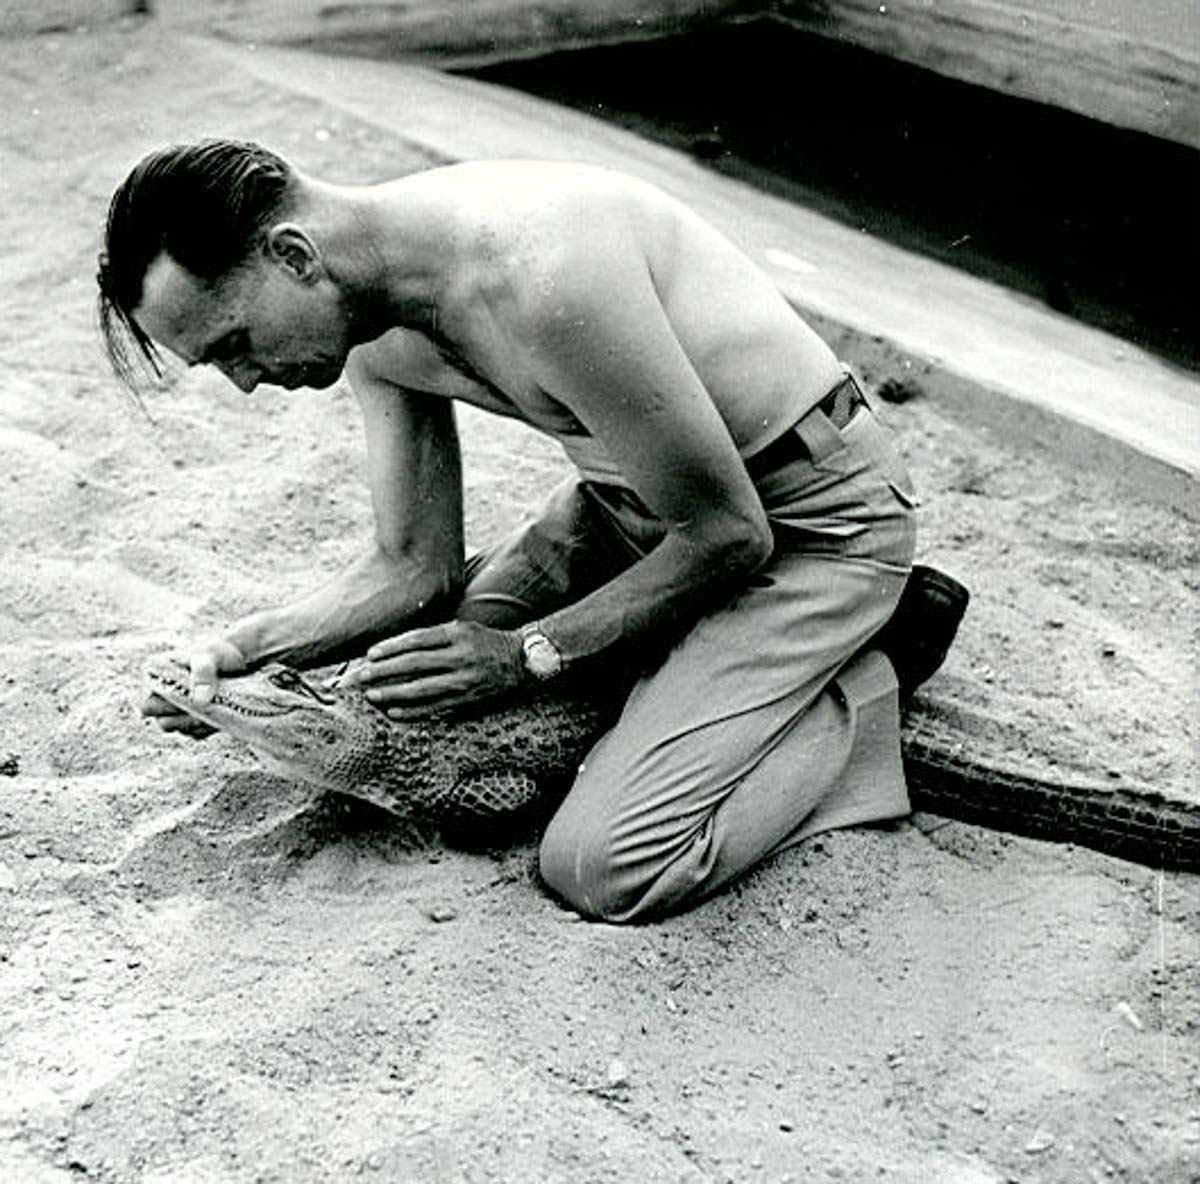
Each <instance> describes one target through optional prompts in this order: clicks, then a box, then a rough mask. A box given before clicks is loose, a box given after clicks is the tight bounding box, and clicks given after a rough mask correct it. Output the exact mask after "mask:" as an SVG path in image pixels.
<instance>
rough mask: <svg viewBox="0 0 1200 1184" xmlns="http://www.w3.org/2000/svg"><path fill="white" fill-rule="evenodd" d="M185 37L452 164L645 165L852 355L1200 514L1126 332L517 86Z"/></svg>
mask: <svg viewBox="0 0 1200 1184" xmlns="http://www.w3.org/2000/svg"><path fill="white" fill-rule="evenodd" d="M196 45H197V47H198V48H199V49H201V50H202V51H204V52H208V53H211V54H213V55H214V56H215V57H216V58H217V59H218V60H220V61H223V62H225V63H228V64H236V65H237V66H238V67H239V68H241V69H244V70H246V71H248V72H250V73H251V74H254V75H256V76H258V77H259V78H261V79H263V80H264V81H267V82H269V83H271V84H272V85H274V86H279V87H283V88H285V89H290V90H294V91H298V92H301V93H303V94H306V95H309V96H315V97H319V98H320V99H321V100H322V101H324V102H326V103H329V104H330V105H331V106H333V107H335V108H340V109H342V110H345V111H346V112H348V113H350V114H353V115H354V116H355V117H356V118H359V119H363V120H366V121H368V122H371V123H374V124H376V125H377V126H381V127H386V128H387V129H388V130H389V132H391V133H392V134H395V135H398V136H400V137H401V138H403V139H405V140H408V141H409V142H413V143H415V144H418V145H420V146H421V147H422V148H423V149H425V150H426V151H428V152H432V153H433V154H435V155H436V156H438V157H439V158H442V159H445V160H447V161H451V160H457V159H464V158H471V157H484V158H487V157H491V158H496V157H540V158H545V159H566V160H587V161H592V162H595V163H598V164H602V165H607V166H610V167H614V168H620V169H624V170H626V171H629V172H632V173H636V174H638V175H640V176H643V177H645V178H646V179H647V180H650V181H652V182H654V183H655V184H658V185H660V186H662V187H663V188H664V189H666V190H668V191H670V192H672V193H674V194H676V195H677V196H678V197H680V198H681V199H682V200H684V201H686V202H688V203H689V204H690V205H691V206H692V207H693V208H695V209H696V210H698V211H699V212H700V213H702V214H703V215H705V216H706V217H708V218H709V219H711V220H712V221H713V222H714V223H715V224H716V225H718V226H720V227H721V228H722V229H723V230H724V231H725V232H726V233H727V234H729V235H730V237H732V238H733V239H734V240H735V241H737V242H738V243H739V244H740V245H741V246H743V247H744V248H745V249H746V250H747V251H749V252H750V254H751V255H752V256H753V257H754V258H755V259H756V260H757V261H758V262H759V263H760V264H761V265H762V266H763V267H764V268H765V269H766V270H767V271H768V272H769V273H770V274H771V275H772V276H773V277H774V278H775V280H776V281H777V282H778V283H779V284H780V286H781V288H782V289H783V290H784V292H785V293H786V295H787V297H788V299H789V300H790V301H792V303H793V304H794V305H795V306H796V307H797V308H798V309H799V310H801V311H802V312H803V313H804V314H805V315H806V316H808V317H809V318H811V319H812V321H813V322H814V324H815V325H816V326H817V327H818V328H819V329H820V330H821V331H822V332H824V333H825V335H826V336H827V337H828V338H829V340H830V341H831V342H832V344H834V346H835V347H836V348H838V349H840V350H841V351H842V352H843V356H846V357H847V358H848V359H849V360H850V361H852V362H854V363H855V364H857V365H859V366H860V368H863V369H864V370H865V369H868V368H871V369H874V370H875V372H876V373H881V372H883V371H884V370H886V371H887V372H889V373H893V374H895V375H896V376H898V377H900V376H904V375H905V374H910V373H916V374H919V375H920V376H921V381H922V384H923V386H924V388H925V389H926V390H927V392H928V393H930V394H931V395H932V396H933V397H934V398H936V399H937V400H938V401H939V402H940V403H943V404H944V405H945V406H947V407H948V409H949V410H951V411H952V412H954V413H956V414H957V415H959V416H962V417H964V418H966V419H967V420H969V421H973V422H978V423H981V424H983V425H986V426H988V427H989V428H991V429H992V430H995V431H998V432H1001V433H1003V434H1004V435H1005V436H1006V437H1007V438H1011V439H1017V440H1022V439H1030V440H1034V439H1036V440H1038V441H1042V442H1045V441H1046V440H1047V439H1050V440H1061V441H1062V442H1063V445H1064V450H1063V451H1064V455H1066V456H1069V457H1070V458H1072V459H1074V460H1075V461H1076V462H1077V463H1078V464H1079V465H1080V466H1081V467H1083V468H1085V469H1090V468H1094V467H1095V466H1096V465H1097V464H1102V465H1104V467H1105V470H1106V474H1107V475H1108V476H1110V477H1115V478H1117V479H1119V480H1121V481H1122V483H1126V484H1127V485H1128V487H1129V488H1130V490H1131V491H1132V492H1134V493H1135V494H1136V495H1137V496H1141V497H1149V498H1152V499H1154V500H1157V501H1162V502H1165V503H1166V504H1168V505H1170V506H1173V507H1174V508H1176V509H1177V510H1179V511H1180V512H1182V513H1185V514H1187V515H1188V516H1189V517H1192V518H1196V519H1198V520H1200V497H1198V496H1197V489H1196V482H1197V479H1198V478H1200V379H1197V377H1196V376H1194V375H1191V374H1189V373H1187V372H1185V371H1182V370H1179V369H1177V368H1174V367H1171V366H1169V365H1167V364H1166V363H1164V362H1162V361H1160V360H1158V359H1157V358H1155V357H1153V356H1152V355H1150V354H1147V353H1145V352H1143V351H1141V350H1139V349H1137V348H1136V347H1134V346H1131V345H1129V344H1128V343H1126V342H1124V341H1121V340H1119V339H1117V338H1114V337H1112V336H1110V335H1108V334H1105V333H1102V332H1100V331H1099V330H1095V329H1091V328H1089V327H1086V326H1082V325H1080V324H1078V323H1077V322H1074V321H1072V320H1070V319H1069V318H1067V317H1065V316H1062V315H1060V314H1058V313H1055V312H1053V311H1051V310H1049V309H1047V308H1044V307H1042V306H1039V305H1037V304H1036V303H1034V302H1033V301H1031V300H1029V299H1028V298H1025V297H1021V296H1017V295H1014V294H1013V293H1011V292H1009V291H1007V290H1005V289H1003V288H1000V287H998V286H996V285H994V284H990V283H987V282H986V281H983V280H980V279H976V278H974V277H972V276H968V275H965V274H963V273H961V272H957V271H955V270H954V269H953V268H949V267H946V266H944V265H942V264H940V263H937V262H934V261H931V260H928V259H924V258H921V257H919V256H916V255H913V254H910V253H908V252H906V251H903V250H901V249H899V248H896V247H893V246H890V245H888V244H885V243H881V242H879V241H877V240H874V239H871V238H869V237H868V236H866V235H864V234H861V233H858V232H855V231H853V230H850V229H848V228H846V227H844V226H842V225H840V224H838V223H834V222H832V221H830V220H829V219H826V218H823V217H821V216H819V215H816V214H813V213H812V212H810V211H808V210H805V209H802V208H800V207H797V206H795V205H792V204H791V203H789V202H786V201H783V200H780V199H778V198H774V197H771V196H769V195H766V194H763V193H761V192H760V191H758V190H755V189H753V188H751V187H750V186H748V185H745V184H742V183H740V182H738V181H735V180H732V179H729V178H726V177H723V176H720V175H718V174H716V173H713V172H711V171H709V170H707V169H704V168H703V167H701V166H700V165H699V164H697V163H696V162H695V161H693V160H691V159H690V158H689V157H686V156H683V155H681V154H680V153H678V152H675V151H673V150H671V149H668V148H664V147H661V146H659V145H656V144H652V143H649V142H648V141H645V140H643V139H641V138H640V137H638V136H635V135H633V134H631V133H629V132H625V131H622V130H620V129H618V128H615V127H612V126H611V125H609V124H606V123H603V122H601V121H599V120H595V119H592V118H590V117H588V116H586V115H583V114H580V113H578V112H575V111H570V110H566V109H564V108H561V107H557V106H555V105H553V104H550V103H546V102H544V101H541V100H538V99H534V98H530V97H528V96H526V95H523V94H519V93H516V92H514V91H510V90H506V89H504V88H501V87H496V86H491V85H489V84H486V83H481V82H476V81H473V80H469V79H464V78H459V77H452V76H449V75H445V74H441V73H438V72H436V71H433V70H429V69H425V68H421V67H416V66H408V65H400V64H397V63H385V62H379V61H367V60H359V59H347V58H341V57H326V56H322V55H320V54H317V53H312V52H306V51H298V50H287V49H279V48H274V47H269V48H265V47H259V48H253V47H248V46H240V45H233V44H225V43H221V42H214V41H197V42H196ZM300 163H303V162H302V161H301V162H300Z"/></svg>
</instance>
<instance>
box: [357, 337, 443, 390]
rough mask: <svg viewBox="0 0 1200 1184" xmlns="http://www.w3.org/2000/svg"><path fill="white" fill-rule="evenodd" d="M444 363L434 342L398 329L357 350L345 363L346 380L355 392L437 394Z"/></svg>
mask: <svg viewBox="0 0 1200 1184" xmlns="http://www.w3.org/2000/svg"><path fill="white" fill-rule="evenodd" d="M444 370H445V363H444V362H443V361H442V359H441V357H440V356H439V355H438V352H437V350H436V349H435V348H434V346H433V344H432V342H430V340H429V339H428V338H427V337H425V336H424V334H421V333H418V332H416V331H415V330H411V329H402V328H396V329H391V330H389V331H388V332H387V333H384V334H383V335H382V336H381V337H376V338H375V339H374V340H373V341H368V342H366V343H365V344H363V345H359V346H356V347H355V348H354V349H353V350H352V351H351V352H350V356H349V358H348V359H347V361H346V377H347V379H348V380H349V381H350V384H351V386H352V387H354V388H355V389H356V390H357V389H361V388H363V387H366V386H390V387H397V388H401V389H403V390H406V391H412V392H421V391H427V392H429V393H435V391H436V386H437V379H438V378H439V377H440V375H441V374H442V372H443V371H444Z"/></svg>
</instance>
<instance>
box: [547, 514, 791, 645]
mask: <svg viewBox="0 0 1200 1184" xmlns="http://www.w3.org/2000/svg"><path fill="white" fill-rule="evenodd" d="M768 554H769V547H768V546H767V544H766V541H765V540H764V539H762V538H761V537H760V538H758V539H757V540H755V539H754V538H753V537H752V536H748V537H746V538H738V539H734V540H731V541H730V542H729V543H728V544H727V545H725V546H722V547H719V548H700V547H697V546H696V545H695V544H693V543H690V542H689V541H688V540H687V539H685V538H681V537H679V536H677V535H668V536H667V537H666V538H665V539H664V540H663V542H662V543H661V544H659V546H658V547H656V548H655V549H654V550H653V551H652V552H650V554H649V555H647V556H645V557H644V558H643V559H641V560H640V561H639V562H638V563H636V564H634V565H633V566H632V567H630V568H628V569H626V570H625V571H624V572H622V573H621V575H619V576H617V577H616V579H614V580H612V581H610V582H609V583H607V584H604V585H603V586H601V587H600V588H598V589H596V591H594V592H592V593H591V594H590V595H588V596H586V597H584V598H583V599H582V600H580V601H577V602H576V603H574V604H572V605H568V606H567V607H565V608H562V609H559V610H558V611H557V612H554V613H551V614H549V615H548V616H546V617H543V618H542V619H541V625H542V628H543V629H544V630H545V632H546V634H547V636H548V637H549V638H550V639H551V640H552V641H553V642H554V644H555V645H556V647H558V649H559V650H560V652H561V653H562V655H563V658H564V659H565V660H566V662H567V663H568V664H571V663H576V662H581V661H585V660H588V659H593V658H596V659H601V660H603V659H604V658H605V657H606V656H607V655H608V654H610V653H617V652H620V651H626V650H628V649H629V648H630V647H637V648H638V649H639V650H640V649H642V648H644V647H646V646H647V645H649V646H653V647H655V648H657V647H658V645H660V644H661V645H663V646H667V645H670V644H671V643H672V642H673V641H674V640H676V639H677V638H678V637H680V636H682V635H683V634H684V633H685V632H687V630H688V629H690V628H691V626H692V625H693V624H694V623H695V622H696V621H697V620H698V619H699V618H700V617H701V616H703V615H704V614H705V613H706V612H709V611H711V610H712V609H713V608H716V607H717V606H718V605H720V604H721V603H723V602H724V601H725V600H727V599H728V598H729V597H730V596H732V595H734V594H735V593H736V592H737V590H738V589H739V588H740V587H742V586H743V585H744V584H745V582H746V580H748V579H749V578H750V576H751V575H752V573H753V572H754V571H755V570H756V569H757V568H758V567H759V566H761V564H762V563H763V562H764V561H765V559H766V558H767V556H768Z"/></svg>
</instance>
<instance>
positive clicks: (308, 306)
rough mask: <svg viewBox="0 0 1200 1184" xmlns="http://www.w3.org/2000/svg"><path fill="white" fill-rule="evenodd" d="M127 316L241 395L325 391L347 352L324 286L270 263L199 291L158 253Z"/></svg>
mask: <svg viewBox="0 0 1200 1184" xmlns="http://www.w3.org/2000/svg"><path fill="white" fill-rule="evenodd" d="M133 315H134V319H135V320H136V321H137V323H138V324H139V325H140V326H141V327H142V329H143V330H144V331H145V332H146V333H147V334H148V335H149V336H150V337H151V338H152V339H153V340H154V341H155V342H157V343H158V344H159V345H161V346H163V347H164V348H166V349H168V350H170V351H171V353H173V354H175V355H177V356H178V357H179V358H181V359H182V360H183V361H184V362H186V363H187V364H188V365H190V366H195V365H203V364H211V365H213V366H216V367H217V369H218V370H220V371H221V372H222V373H223V374H224V375H225V376H226V377H227V378H228V379H229V380H230V381H231V382H232V383H234V385H236V386H238V387H240V388H241V389H242V390H244V391H247V392H249V391H252V390H253V389H254V388H255V387H256V386H257V385H258V384H259V383H260V382H264V383H270V384H272V385H275V386H283V387H287V388H288V389H289V390H295V389H296V388H297V387H301V386H308V387H318V388H320V387H327V386H330V385H332V384H333V383H334V382H336V381H337V379H338V377H339V376H340V375H341V372H342V367H343V365H344V364H345V361H346V354H347V352H348V351H349V342H348V340H347V334H346V327H345V318H344V317H343V316H342V315H341V310H340V308H339V306H338V300H337V294H336V292H335V291H334V290H333V289H332V285H330V284H329V283H328V281H324V282H317V283H314V282H306V281H304V280H302V279H301V278H300V277H298V276H297V275H296V274H295V273H294V272H293V271H292V270H290V269H289V268H288V267H287V266H286V265H285V264H284V263H282V262H281V261H279V260H276V259H272V258H266V257H259V258H255V259H253V260H252V261H251V262H250V263H249V264H247V266H246V267H244V268H242V269H240V270H238V271H237V272H235V273H234V274H232V275H229V276H227V277H225V278H224V279H222V280H220V281H218V282H217V283H216V284H215V285H207V286H206V285H205V284H203V283H202V282H201V281H199V280H198V279H196V277H195V276H193V275H192V274H191V273H190V272H188V271H186V270H185V269H184V268H182V267H180V266H179V264H178V263H176V262H175V260H174V259H172V258H171V257H170V256H169V255H167V254H165V253H164V254H161V255H159V256H158V258H157V259H155V260H154V262H153V263H151V265H150V266H149V268H148V269H147V270H146V277H145V281H144V283H143V286H142V299H141V302H140V303H139V304H138V306H137V308H136V309H134V312H133Z"/></svg>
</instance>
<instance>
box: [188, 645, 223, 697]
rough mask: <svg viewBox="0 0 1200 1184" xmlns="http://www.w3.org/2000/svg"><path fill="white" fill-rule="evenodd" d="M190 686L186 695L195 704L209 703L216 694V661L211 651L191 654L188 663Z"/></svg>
mask: <svg viewBox="0 0 1200 1184" xmlns="http://www.w3.org/2000/svg"><path fill="white" fill-rule="evenodd" d="M190 665H191V668H192V684H191V688H190V689H189V691H188V693H189V694H190V695H191V697H192V698H193V699H195V700H196V702H197V703H211V702H212V698H213V695H215V694H216V693H217V659H216V655H215V654H214V653H213V652H212V650H210V649H209V650H201V651H200V652H199V653H197V654H193V655H192V658H191V662H190Z"/></svg>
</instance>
